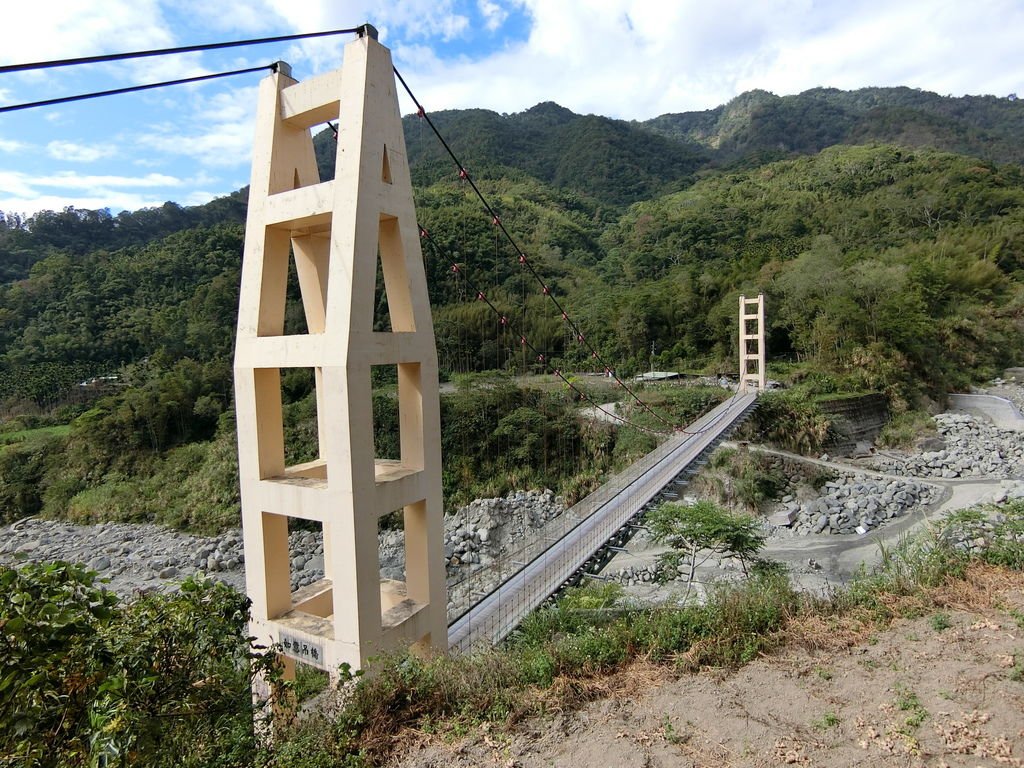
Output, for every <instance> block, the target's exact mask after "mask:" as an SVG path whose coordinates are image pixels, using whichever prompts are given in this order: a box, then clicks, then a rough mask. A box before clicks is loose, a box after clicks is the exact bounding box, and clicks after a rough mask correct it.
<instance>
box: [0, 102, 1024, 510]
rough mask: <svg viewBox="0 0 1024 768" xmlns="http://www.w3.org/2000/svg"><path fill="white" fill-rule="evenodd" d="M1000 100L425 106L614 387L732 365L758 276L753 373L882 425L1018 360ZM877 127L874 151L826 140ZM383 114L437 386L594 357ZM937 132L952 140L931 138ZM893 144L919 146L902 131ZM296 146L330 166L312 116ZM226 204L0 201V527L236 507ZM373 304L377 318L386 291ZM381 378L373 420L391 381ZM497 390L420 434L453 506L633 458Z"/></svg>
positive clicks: (467, 194) (431, 162) (437, 156)
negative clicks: (524, 455) (758, 327)
mask: <svg viewBox="0 0 1024 768" xmlns="http://www.w3.org/2000/svg"><path fill="white" fill-rule="evenodd" d="M901 110H902V111H901ZM907 110H909V112H907ZM1020 110H1021V107H1020V104H1019V102H1016V101H1012V100H1008V99H994V98H992V97H979V98H967V99H943V98H942V97H937V96H934V95H933V94H922V93H920V92H917V91H912V90H909V89H866V90H864V91H857V92H853V93H844V92H840V91H826V90H819V91H812V92H808V93H806V94H801V95H800V96H799V97H786V98H784V99H778V98H777V97H774V96H771V95H770V94H766V93H751V94H745V95H744V96H741V97H739V98H738V99H736V100H734V101H733V102H731V103H730V104H729V105H725V106H724V107H722V108H720V109H719V110H713V111H711V112H707V113H700V114H696V115H692V114H691V115H678V116H663V117H662V118H658V119H657V120H655V121H651V123H650V124H647V125H641V124H631V123H625V122H622V121H615V120H608V119H605V118H600V117H596V116H580V115H575V114H573V113H572V112H570V111H568V110H565V109H563V108H561V107H558V106H557V105H554V104H542V105H538V106H537V107H535V108H533V109H531V110H528V111H527V112H524V113H521V114H518V115H499V114H497V113H494V112H488V111H485V110H467V111H453V112H445V113H439V114H438V115H437V116H436V117H435V120H436V123H437V125H438V126H439V127H440V128H441V130H442V131H443V132H444V133H445V135H446V136H447V138H448V140H449V142H450V143H451V145H452V147H453V148H454V149H455V151H456V152H457V153H459V155H460V156H461V157H462V158H463V160H464V162H465V163H466V164H467V166H468V167H470V169H471V170H472V172H473V173H474V177H475V178H476V179H477V180H478V184H479V186H480V188H481V189H482V190H483V192H484V193H485V194H486V195H487V197H488V199H489V200H490V201H491V203H492V205H493V206H494V208H495V209H496V210H497V211H498V212H499V214H500V216H501V218H502V222H503V223H504V224H505V226H506V227H507V228H508V229H509V230H510V232H511V233H512V234H513V236H514V237H515V238H516V240H517V242H518V243H519V245H520V246H521V247H522V248H523V249H524V250H525V251H526V252H527V253H528V254H529V255H530V259H531V262H532V263H533V264H534V265H535V266H536V268H537V269H538V270H539V271H540V272H541V274H542V275H543V276H544V280H545V284H546V285H547V286H548V288H549V290H550V291H552V292H553V293H554V294H555V295H557V296H558V297H559V298H560V300H561V301H562V302H563V303H564V305H565V306H567V307H568V308H569V309H570V311H571V313H572V315H573V317H574V318H575V319H576V321H577V323H578V325H579V328H580V329H581V330H582V331H583V333H584V334H585V335H586V337H587V339H588V341H589V343H590V344H592V345H593V346H594V347H596V348H597V349H598V350H599V351H600V354H601V356H602V357H603V358H604V359H606V360H608V361H610V362H611V363H612V364H614V365H615V366H616V367H617V370H618V371H619V373H621V374H623V375H630V374H632V373H635V372H637V371H639V370H644V369H646V368H647V367H648V366H649V365H655V366H656V367H658V368H665V369H680V370H690V371H693V370H706V371H728V370H734V369H735V363H734V359H735V313H736V297H737V295H738V294H739V293H740V292H748V293H754V292H757V291H763V292H765V293H766V295H767V298H768V317H769V323H770V334H771V335H770V339H769V349H770V357H771V360H772V366H773V372H774V373H773V375H775V376H779V377H782V378H785V379H787V380H788V381H790V382H798V381H803V382H806V383H810V384H811V385H812V389H815V390H816V391H823V392H830V391H836V390H840V391H850V390H877V391H882V392H884V393H885V394H886V395H887V397H888V398H889V401H890V405H891V406H892V407H893V408H894V409H895V410H897V411H899V410H901V409H906V408H913V407H916V406H918V405H919V404H920V403H922V402H923V400H922V397H923V396H928V397H931V398H939V399H941V398H942V397H943V396H944V394H945V393H946V392H948V391H952V390H956V389H960V388H963V387H966V386H968V385H969V384H970V383H971V382H972V381H974V380H978V379H981V378H984V377H986V376H991V375H992V374H994V373H995V372H997V371H998V370H999V369H1000V368H1001V367H1003V366H1006V365H1011V364H1020V362H1021V361H1022V360H1024V341H1022V340H1024V171H1022V168H1021V166H1020V164H1019V163H1014V162H1009V163H1007V162H1004V161H1006V160H1007V159H1010V160H1012V159H1013V158H1014V155H1013V154H1012V152H1011V150H1013V149H1014V147H1016V146H1019V145H1020V139H1022V138H1024V127H1022V124H1021V121H1020V115H1021V111H1020ZM883 117H884V119H883ZM670 118H672V119H670ZM925 125H927V126H931V127H930V128H929V130H927V131H926V130H924V129H923V128H922V126H925ZM886 126H887V127H886ZM883 127H885V130H886V131H888V132H889V133H888V134H886V136H887V137H888V138H891V139H895V140H897V143H896V144H891V143H867V144H861V145H849V144H848V145H843V144H836V143H835V142H837V141H847V142H856V141H859V139H860V138H863V137H866V136H867V137H870V136H872V135H873V134H872V133H871V132H872V131H876V132H877V131H881V130H882V128H883ZM797 128H799V129H800V130H797ZM655 129H656V130H657V131H661V135H659V134H658V133H656V132H655ZM406 130H407V135H408V142H409V155H410V157H411V159H412V162H413V163H414V167H413V173H414V176H415V178H416V179H417V186H416V190H415V194H416V201H417V215H418V217H419V220H420V223H421V224H422V225H423V226H425V227H426V228H427V229H428V230H429V232H430V233H431V238H430V241H425V243H424V260H425V265H426V269H427V275H428V282H429V286H430V294H431V300H432V303H433V308H434V317H435V326H436V336H437V341H438V350H439V358H440V363H441V368H442V373H443V375H445V376H448V377H453V378H456V379H459V377H464V376H465V375H467V374H474V373H477V372H480V371H487V370H494V369H498V370H501V371H503V372H506V373H510V374H511V373H519V374H531V373H540V372H543V371H544V370H546V367H547V366H548V365H553V366H557V367H560V368H563V369H565V370H573V371H578V372H586V371H591V370H596V369H598V368H599V367H600V364H599V363H598V362H596V361H595V360H594V359H593V358H592V357H591V355H590V353H589V348H587V347H585V346H583V345H581V344H580V343H578V340H577V339H576V338H575V337H574V334H573V333H571V332H570V328H569V326H568V325H567V324H566V323H565V322H564V321H563V319H562V318H561V317H560V315H559V313H558V312H557V311H556V310H555V309H554V308H553V307H552V305H551V303H550V301H549V300H548V299H547V298H546V297H544V296H543V295H542V292H541V290H540V286H539V285H538V284H537V283H536V282H535V281H534V280H533V279H532V276H531V275H529V274H528V273H527V271H526V270H525V269H524V268H523V266H522V265H521V264H520V263H519V261H518V258H517V254H516V252H515V250H514V249H513V248H512V247H511V246H510V245H509V244H507V243H506V242H504V240H502V239H501V238H500V237H498V236H497V231H496V230H495V228H494V227H493V226H492V224H491V221H490V218H489V216H488V215H486V214H485V213H484V212H483V211H482V210H481V208H480V204H479V202H478V201H477V200H476V198H475V196H474V195H473V194H472V190H471V189H470V188H469V186H468V185H467V184H466V183H465V182H463V181H460V180H459V179H458V177H457V173H456V172H455V169H454V168H453V167H451V165H450V164H449V162H448V161H447V160H446V159H445V157H444V156H443V155H442V154H441V150H440V147H439V145H438V144H437V142H436V139H435V138H434V137H433V135H432V134H431V133H430V131H429V127H428V126H427V125H426V124H425V123H424V122H423V121H422V120H421V119H419V118H416V117H409V118H406ZM908 137H910V138H908ZM986 137H988V138H986ZM783 139H785V140H786V141H789V144H786V145H785V146H782V145H780V142H781V141H782V140H783ZM911 139H913V140H912V141H911ZM954 139H956V141H958V142H960V144H958V145H957V147H959V148H967V149H970V148H971V147H975V148H976V149H977V151H976V152H973V155H969V154H962V153H959V152H951V151H948V150H949V149H950V148H951V147H950V146H946V145H947V144H950V143H951V142H954ZM1011 139H1016V143H1014V141H1012V140H1011ZM914 142H920V143H924V144H929V145H930V144H935V145H937V146H939V147H943V146H945V148H944V149H941V148H935V147H932V146H925V147H922V148H908V147H906V146H900V144H905V143H914ZM944 142H945V144H944ZM954 143H955V142H954ZM1011 145H1012V146H1011ZM316 147H317V150H318V154H319V156H320V159H321V163H322V164H326V163H327V162H328V161H329V159H330V157H331V153H332V151H333V148H334V144H333V140H332V138H331V135H330V132H324V133H322V134H320V135H319V136H318V137H317V139H316ZM821 147H823V148H821ZM964 151H966V149H965V150H964ZM1014 151H1016V150H1014ZM780 154H781V155H784V156H785V157H784V159H775V160H773V161H771V162H767V161H766V158H769V157H772V156H776V157H777V156H778V155H780ZM979 156H980V157H996V158H997V159H998V162H997V161H995V160H986V159H979ZM244 200H245V193H244V190H243V191H240V192H238V193H236V194H234V195H232V196H230V197H227V198H223V199H220V200H216V201H214V202H212V203H209V204H208V205H206V206H199V207H196V208H181V207H179V206H176V205H174V204H171V203H168V204H167V205H165V206H163V207H161V208H158V209H152V210H144V211H137V212H134V213H122V214H118V215H117V216H111V215H110V214H109V213H107V212H104V211H99V212H90V211H75V210H73V209H68V210H65V211H62V212H59V213H53V212H44V213H41V214H38V215H37V216H34V217H32V218H31V219H29V220H28V221H21V220H20V219H18V218H16V217H2V216H0V432H4V433H9V434H11V435H14V436H16V437H17V439H14V438H12V439H11V440H10V441H3V442H4V443H5V444H4V445H3V446H0V517H5V518H13V517H18V516H20V515H24V514H31V513H34V512H38V511H40V510H42V511H43V512H45V513H47V514H61V515H70V516H72V517H75V518H76V519H83V520H86V519H96V518H97V517H98V516H112V517H119V518H122V519H152V518H157V517H159V518H160V519H162V520H165V521H167V522H172V523H175V524H179V525H186V526H189V527H193V528H206V529H209V528H216V527H218V526H220V525H224V524H228V523H230V521H232V520H233V519H234V515H235V514H236V504H237V496H236V494H237V489H236V487H235V485H236V484H235V481H234V474H233V473H234V471H235V468H234V448H233V442H234V429H233V420H232V402H231V399H232V383H231V372H230V363H231V355H232V345H233V333H234V325H235V313H236V310H237V306H236V305H237V300H238V280H239V265H240V262H241V251H242V241H243V231H242V224H241V221H242V218H243V215H244ZM453 263H454V264H456V265H457V266H458V269H457V270H453V269H452V265H453ZM478 290H482V291H484V292H486V294H487V296H488V298H489V299H490V300H491V301H492V302H493V303H494V304H495V305H497V307H498V308H499V310H500V311H501V312H502V313H504V314H505V315H506V317H507V318H508V319H509V324H508V325H507V326H501V325H500V324H499V323H498V322H497V319H496V318H495V317H494V315H493V314H492V313H491V310H490V309H489V307H488V306H487V305H486V304H485V303H483V302H480V301H477V300H476V292H477V291H478ZM289 291H290V293H289V297H290V301H289V306H288V311H287V321H286V328H287V329H288V330H289V332H301V331H302V329H303V327H304V320H303V318H302V313H301V309H300V306H299V302H298V292H297V285H296V282H295V280H294V275H293V279H292V283H291V286H290V289H289ZM377 307H378V312H379V315H380V320H381V322H383V319H384V312H385V310H386V302H385V300H384V297H383V295H382V294H378V297H377ZM520 334H523V335H525V336H527V337H528V338H529V339H530V340H531V342H532V343H533V344H534V345H535V346H536V347H537V348H538V349H539V350H543V353H544V356H545V360H544V362H543V363H542V362H540V361H538V360H537V359H536V357H535V356H534V354H533V353H531V354H527V353H526V349H525V348H524V347H523V346H522V345H520V344H519V343H518V339H519V335H520ZM111 377H116V378H111ZM460 380H461V379H460ZM378 383H379V384H380V385H381V386H382V387H383V388H384V389H382V390H381V392H382V393H383V394H382V397H383V398H384V399H382V400H380V402H379V403H378V405H379V406H380V407H381V408H383V409H384V411H382V416H384V415H386V410H387V403H388V402H389V401H388V399H387V397H386V387H387V385H388V382H387V381H381V382H378ZM310 390H311V381H310V380H309V377H308V376H305V375H303V374H302V372H298V373H295V374H294V375H291V374H290V375H289V376H288V377H286V381H285V393H284V394H285V400H286V412H287V413H286V422H287V428H288V430H289V435H290V437H289V444H290V445H291V446H292V448H291V449H290V450H291V451H292V453H293V455H292V456H291V458H294V459H299V458H301V457H303V456H305V453H304V452H308V451H310V450H313V446H314V445H315V434H314V433H313V431H312V428H311V427H310V423H311V415H312V401H311V396H310ZM460 397H461V398H463V399H460ZM493 397H494V398H497V400H495V401H494V402H491V400H490V399H489V398H490V396H488V397H481V396H479V395H478V396H475V397H473V396H469V395H459V396H457V397H453V398H452V399H450V400H449V401H448V404H447V405H445V406H444V407H445V408H446V409H448V410H446V413H448V414H449V417H450V418H452V419H454V420H456V421H457V422H458V424H459V425H460V426H459V428H457V429H456V430H455V431H454V432H453V433H452V434H453V435H458V436H459V439H458V440H455V438H454V437H453V438H452V439H453V440H455V442H453V443H452V444H451V445H449V446H446V450H445V456H446V461H447V462H448V463H447V465H446V475H445V487H446V493H447V494H448V497H449V498H450V499H453V500H454V499H463V498H471V497H472V494H474V493H484V492H486V493H498V492H502V491H503V489H507V488H509V487H517V486H516V484H517V483H523V482H529V483H535V484H550V485H553V486H557V487H558V488H561V489H563V490H565V491H566V492H567V493H570V494H574V493H577V492H580V491H582V490H585V488H586V487H588V484H589V483H592V482H593V481H594V480H595V478H596V476H597V473H598V472H599V471H600V470H601V469H602V468H606V467H607V466H611V465H612V464H613V463H614V462H617V461H624V460H627V459H628V457H629V456H630V455H633V453H635V452H636V451H639V450H642V449H643V448H644V447H645V446H646V445H648V443H647V442H646V441H645V440H646V438H645V439H639V438H637V437H636V436H635V435H633V436H627V437H624V438H623V439H622V440H620V441H619V442H616V438H615V437H614V436H611V435H609V434H607V433H600V434H599V433H579V434H577V433H575V432H573V433H572V434H571V435H568V436H567V437H559V436H558V435H555V434H554V433H552V432H551V430H552V429H553V426H552V425H561V426H560V427H559V429H560V430H562V431H565V430H567V429H569V428H568V426H566V425H569V424H571V423H573V420H572V419H571V418H569V417H568V416H567V414H569V413H571V409H572V408H573V407H574V404H573V403H571V402H570V401H569V400H568V398H566V397H565V395H564V394H562V395H559V396H558V397H556V398H555V400H551V399H548V398H546V397H540V396H538V395H536V394H529V393H525V392H522V391H518V390H516V389H515V388H512V389H509V390H506V389H505V388H501V387H499V388H496V389H494V390H493ZM506 406H507V409H506V410H502V408H503V407H506ZM386 421H387V420H386V419H384V421H383V422H382V423H384V422H386ZM51 426H62V427H64V428H63V429H59V430H49V429H46V428H48V427H51ZM570 431H571V430H570ZM520 432H521V433H522V434H524V435H525V434H527V433H529V434H535V436H536V440H537V441H539V442H540V443H543V444H545V445H549V444H551V442H550V441H551V440H554V441H555V442H556V444H560V445H563V446H565V445H571V449H568V448H567V449H564V451H563V453H562V454H560V455H559V457H552V459H551V460H550V461H546V462H545V467H544V469H543V472H538V471H536V469H535V468H533V469H529V470H528V471H527V470H524V468H523V467H520V466H513V465H512V464H511V463H509V462H510V461H511V459H509V456H511V453H510V452H509V451H508V450H506V449H508V447H509V439H510V438H509V435H512V434H513V433H517V434H518V433H520ZM567 434H568V433H567ZM467 436H471V438H472V439H470V438H469V437H467ZM378 438H379V440H381V441H382V442H384V441H386V440H387V439H388V436H387V435H386V434H381V435H379V436H378ZM531 439H533V438H531ZM523 442H524V444H525V443H526V442H528V441H526V440H525V439H524V441H523ZM503 446H504V448H503ZM570 455H571V457H572V459H573V461H571V462H565V461H562V459H565V458H566V457H569V456H570ZM556 458H557V459H558V460H555V459H556ZM577 463H579V465H581V466H584V467H585V468H586V471H585V472H584V475H585V476H584V475H580V474H579V467H578V466H576V464H577ZM587 473H589V474H587ZM168 489H175V490H174V492H173V493H170V492H169V490H168Z"/></svg>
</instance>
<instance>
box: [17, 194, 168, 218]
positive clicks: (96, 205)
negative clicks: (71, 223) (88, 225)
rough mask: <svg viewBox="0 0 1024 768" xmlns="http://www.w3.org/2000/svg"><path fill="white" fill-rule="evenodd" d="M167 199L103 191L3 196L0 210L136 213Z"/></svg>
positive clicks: (26, 214)
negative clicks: (76, 210)
mask: <svg viewBox="0 0 1024 768" xmlns="http://www.w3.org/2000/svg"><path fill="white" fill-rule="evenodd" d="M165 202H167V201H166V200H165V199H159V198H155V197H147V196H145V195H138V194H132V193H130V192H120V191H117V190H107V189H101V190H97V191H96V193H95V194H93V195H38V196H31V197H17V196H10V195H9V196H7V197H0V211H5V212H7V213H16V214H18V215H20V216H25V217H28V216H32V215H33V214H36V213H39V211H61V210H63V209H64V208H66V207H67V206H69V205H70V206H73V207H75V208H81V209H85V210H99V209H102V208H110V209H111V210H113V211H121V210H128V211H136V210H138V209H139V208H153V207H156V206H160V205H163V204H164V203H165Z"/></svg>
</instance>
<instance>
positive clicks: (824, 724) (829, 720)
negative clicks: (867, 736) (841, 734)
mask: <svg viewBox="0 0 1024 768" xmlns="http://www.w3.org/2000/svg"><path fill="white" fill-rule="evenodd" d="M840 722H842V721H841V720H840V719H839V715H837V714H836V713H835V712H826V713H825V714H823V715H822V716H821V718H819V719H818V720H815V721H813V722H812V723H811V725H813V726H814V727H815V728H817V729H818V730H819V731H827V730H828V729H829V728H835V727H836V726H838V725H839V723H840Z"/></svg>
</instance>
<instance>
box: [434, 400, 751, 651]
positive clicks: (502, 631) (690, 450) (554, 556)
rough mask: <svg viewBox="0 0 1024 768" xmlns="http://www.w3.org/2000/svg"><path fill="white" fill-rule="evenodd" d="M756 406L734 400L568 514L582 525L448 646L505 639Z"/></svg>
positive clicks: (474, 612) (461, 626)
mask: <svg viewBox="0 0 1024 768" xmlns="http://www.w3.org/2000/svg"><path fill="white" fill-rule="evenodd" d="M756 400H757V395H756V394H754V393H742V394H737V395H734V396H733V397H731V398H729V399H728V400H726V401H725V402H723V403H721V404H720V405H718V406H717V407H716V408H714V409H713V410H711V411H709V412H708V413H706V414H704V415H703V416H701V417H700V418H699V419H697V420H696V421H695V422H693V424H691V425H690V426H689V427H687V433H690V434H687V433H683V434H680V435H675V436H673V437H671V438H669V439H668V440H666V441H665V442H664V443H663V444H662V445H660V446H658V448H657V449H655V450H654V451H652V452H651V453H649V454H647V456H645V457H644V458H643V459H641V460H640V461H638V462H637V463H635V464H633V465H632V466H631V467H629V469H627V470H625V471H624V472H622V473H620V474H618V475H616V476H615V477H613V478H612V479H611V480H610V481H609V482H608V483H606V484H605V485H603V486H602V487H601V488H599V489H598V490H597V491H595V492H594V493H592V494H590V496H588V497H587V498H585V499H583V500H582V501H581V502H580V503H579V504H577V505H575V506H574V507H573V508H572V509H571V510H569V511H567V512H566V513H565V514H566V515H573V516H574V517H576V518H583V519H582V520H581V521H580V522H579V523H578V524H577V525H576V526H575V527H573V528H572V529H571V530H570V531H568V533H566V535H565V536H564V537H563V538H561V539H560V540H558V541H556V542H555V543H553V544H551V545H550V546H549V547H547V548H545V549H544V550H543V551H542V552H541V553H540V554H539V555H538V556H536V557H534V558H533V559H532V560H530V561H529V562H528V563H527V564H526V565H525V566H523V567H522V568H521V569H520V570H519V571H518V572H516V573H515V574H513V575H512V576H511V577H509V578H508V579H507V580H506V581H504V582H503V583H502V584H501V585H500V586H498V587H497V588H496V589H494V590H493V591H492V592H490V593H489V594H488V595H487V596H486V597H484V598H483V599H482V600H481V601H480V602H478V603H476V604H475V605H474V606H473V607H472V608H470V609H469V610H468V611H466V613H464V614H463V615H462V616H460V617H459V618H458V619H456V620H455V621H454V622H452V624H451V625H450V626H449V628H448V644H449V647H450V648H452V649H453V650H454V649H458V650H463V651H465V650H468V649H471V648H473V647H474V646H478V645H479V646H486V645H493V644H494V643H497V642H499V641H500V640H501V639H503V638H504V637H506V636H507V635H508V634H509V633H510V632H511V631H512V630H513V629H515V628H516V626H517V625H518V624H519V622H520V621H522V620H523V618H525V617H526V615H527V614H528V613H529V612H530V611H532V610H534V609H535V608H537V606H539V605H540V604H541V603H543V602H544V600H546V599H547V598H548V597H549V596H550V595H552V594H554V593H555V592H557V591H558V589H559V588H560V587H561V586H562V585H563V584H564V583H565V582H566V580H567V579H569V578H570V577H571V576H572V575H573V574H574V573H576V571H577V570H579V569H580V568H581V567H582V566H583V565H584V564H585V563H586V562H587V560H588V559H590V558H591V557H592V556H593V555H594V553H595V552H597V551H598V550H599V549H601V547H602V546H604V544H605V542H607V541H608V540H609V539H610V538H611V537H612V536H614V535H615V533H616V532H617V531H619V530H620V529H621V528H622V527H623V526H624V525H626V523H628V522H629V520H630V519H631V518H632V517H633V516H634V515H636V514H637V513H638V512H640V510H641V509H643V507H644V505H645V504H647V503H648V502H649V501H650V500H651V499H653V498H654V497H655V496H657V495H658V493H659V492H660V491H661V489H662V488H664V487H665V486H666V485H668V484H669V483H671V482H672V480H673V479H675V478H676V477H677V476H678V475H679V474H680V473H681V472H682V471H684V470H685V469H686V468H687V467H688V466H689V465H690V464H692V463H693V462H694V461H696V460H697V458H698V457H699V456H700V455H701V453H703V452H704V451H705V450H706V449H707V448H709V447H710V446H712V445H713V444H715V443H716V442H717V441H718V440H719V439H720V438H721V436H722V435H723V434H724V433H725V432H727V431H728V429H729V428H730V427H732V426H733V425H734V424H735V423H736V422H737V420H739V419H740V417H741V416H743V415H744V414H745V413H747V412H748V411H749V410H750V409H751V408H752V407H753V405H754V403H755V401H756Z"/></svg>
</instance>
